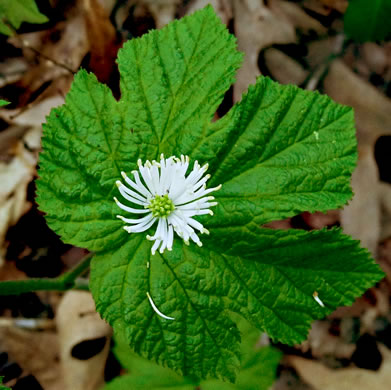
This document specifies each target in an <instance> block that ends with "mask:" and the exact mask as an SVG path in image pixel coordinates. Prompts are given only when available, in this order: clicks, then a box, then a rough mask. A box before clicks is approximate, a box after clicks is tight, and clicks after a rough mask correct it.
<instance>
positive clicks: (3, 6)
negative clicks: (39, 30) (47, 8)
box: [0, 0, 49, 35]
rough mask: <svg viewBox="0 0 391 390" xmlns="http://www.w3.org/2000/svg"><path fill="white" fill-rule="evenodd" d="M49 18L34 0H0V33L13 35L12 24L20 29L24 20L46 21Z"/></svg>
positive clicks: (30, 21) (31, 21) (32, 21)
mask: <svg viewBox="0 0 391 390" xmlns="http://www.w3.org/2000/svg"><path fill="white" fill-rule="evenodd" d="M48 20H49V19H48V18H47V17H46V16H45V15H43V14H41V13H40V12H39V10H38V7H37V5H36V4H35V1H34V0H0V33H2V34H5V35H12V30H11V29H10V28H9V27H8V26H7V24H10V25H11V26H12V27H13V28H15V29H18V28H19V27H20V25H21V24H22V23H23V22H28V23H45V22H47V21H48Z"/></svg>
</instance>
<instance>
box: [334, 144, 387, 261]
mask: <svg viewBox="0 0 391 390" xmlns="http://www.w3.org/2000/svg"><path fill="white" fill-rule="evenodd" d="M378 183H379V173H378V168H377V164H376V161H375V158H374V155H373V148H372V146H371V145H363V146H360V148H359V160H358V164H357V168H356V170H355V171H354V172H353V176H352V187H353V192H354V197H353V199H352V200H351V201H350V203H349V205H348V206H346V207H345V208H344V209H343V210H342V211H341V225H342V227H343V229H344V231H345V233H346V234H350V235H351V236H353V237H354V238H356V239H359V240H361V243H362V245H363V246H365V247H366V248H368V249H369V250H370V252H371V253H372V254H373V255H374V256H376V253H377V245H378V242H379V237H380V218H381V215H380V200H379V194H378V190H377V189H378ZM368 189H370V191H369V190H368Z"/></svg>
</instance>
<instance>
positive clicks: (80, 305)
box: [56, 291, 111, 390]
mask: <svg viewBox="0 0 391 390" xmlns="http://www.w3.org/2000/svg"><path fill="white" fill-rule="evenodd" d="M56 322H57V328H58V335H59V344H60V357H61V365H62V370H63V375H64V381H65V389H66V390H96V389H99V387H100V386H101V385H102V384H103V383H104V378H103V374H104V367H105V363H106V359H107V355H108V353H109V347H110V336H111V327H110V326H109V325H108V324H107V323H106V322H105V321H103V320H102V319H101V318H100V317H99V314H98V313H97V312H96V309H95V303H94V301H93V299H92V296H91V294H90V293H88V292H84V291H68V292H67V293H66V294H65V295H64V297H63V299H62V301H61V303H60V305H59V307H58V311H57V316H56ZM101 338H105V339H106V341H105V344H104V347H103V349H102V350H100V351H99V352H98V353H97V354H96V355H94V356H92V357H90V358H88V359H86V360H80V359H77V358H75V357H73V356H72V351H73V354H75V349H74V348H75V347H77V346H80V345H81V343H83V342H86V341H88V340H95V339H101Z"/></svg>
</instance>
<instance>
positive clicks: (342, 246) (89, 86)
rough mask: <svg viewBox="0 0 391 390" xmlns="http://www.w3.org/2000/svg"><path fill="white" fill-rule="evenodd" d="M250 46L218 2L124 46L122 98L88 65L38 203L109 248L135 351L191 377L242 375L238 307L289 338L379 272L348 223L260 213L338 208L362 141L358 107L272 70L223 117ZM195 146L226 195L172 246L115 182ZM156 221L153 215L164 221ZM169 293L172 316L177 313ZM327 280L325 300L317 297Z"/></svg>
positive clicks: (51, 125) (52, 147)
mask: <svg viewBox="0 0 391 390" xmlns="http://www.w3.org/2000/svg"><path fill="white" fill-rule="evenodd" d="M240 60H241V55H240V54H238V52H237V51H236V48H235V39H234V38H233V37H232V36H230V35H229V34H228V32H227V30H226V28H225V27H224V26H223V25H222V24H221V23H220V22H219V21H218V19H217V18H216V15H215V14H214V12H213V9H212V8H211V7H207V8H205V9H203V10H201V11H199V12H196V13H195V14H194V15H192V16H188V17H185V18H183V19H181V20H180V21H176V22H173V23H171V24H169V25H168V26H167V27H165V28H164V29H162V30H160V31H152V32H150V33H149V34H147V35H145V36H143V37H142V38H139V39H134V40H131V41H129V42H128V43H126V44H125V45H124V48H123V49H122V50H121V51H120V53H119V57H118V63H119V68H120V73H121V93H122V96H121V99H120V100H119V101H116V100H115V99H114V97H113V96H112V93H111V91H110V90H109V89H108V88H107V87H106V86H104V85H102V84H100V83H99V82H98V81H97V80H96V78H95V76H93V75H91V74H88V73H87V72H85V71H80V72H79V73H78V74H77V75H76V77H75V80H74V83H73V85H72V88H71V91H70V92H69V94H68V95H67V98H66V102H65V105H63V106H61V107H59V108H57V109H55V110H53V111H52V113H51V114H50V116H49V117H48V119H47V124H46V125H45V126H44V137H43V140H42V143H43V152H42V153H41V157H40V169H39V176H40V178H39V180H38V182H37V192H38V203H39V205H40V209H41V210H42V211H44V212H45V213H46V214H47V215H46V219H47V221H48V224H49V226H51V228H52V229H53V230H54V231H55V232H57V233H58V234H60V235H61V237H62V239H63V240H64V241H65V242H67V243H71V244H73V245H77V246H81V247H86V248H88V249H90V250H92V251H96V252H97V254H96V256H95V257H94V259H93V260H92V265H91V279H90V288H91V291H92V293H93V296H94V299H95V302H96V306H97V310H98V311H99V313H100V314H101V315H102V316H103V317H104V318H105V319H106V320H107V321H108V322H109V323H110V324H111V325H112V326H113V327H114V331H115V332H116V333H118V334H121V335H122V336H123V337H124V338H125V339H126V340H127V341H128V343H129V344H130V345H131V347H132V348H133V350H134V351H136V352H137V353H138V354H140V355H142V356H144V357H146V358H148V359H152V360H155V361H156V362H158V363H160V364H162V365H165V366H167V367H169V368H172V369H174V370H176V371H177V372H179V373H181V374H183V375H186V376H195V377H199V378H207V377H218V378H221V379H228V380H230V381H234V380H235V376H236V374H237V371H238V369H239V366H240V358H241V353H240V333H239V331H238V328H237V326H236V323H235V322H236V321H235V319H234V318H233V317H232V313H237V314H239V315H240V316H241V317H243V318H245V319H246V320H248V321H250V322H251V323H252V324H253V325H255V326H256V327H257V328H258V329H260V330H265V331H267V332H268V333H269V335H270V336H271V337H272V338H273V339H274V340H278V341H282V342H285V343H289V344H292V343H296V342H300V341H302V340H303V339H304V338H305V337H306V335H307V332H308V329H309V326H310V323H311V321H312V320H314V319H316V318H321V317H323V316H324V315H326V314H328V313H330V312H331V311H332V310H334V309H335V308H336V307H338V306H340V305H347V304H350V303H352V302H353V300H354V298H355V297H357V296H359V295H360V294H362V293H363V292H364V291H365V289H367V288H368V287H370V286H371V285H372V284H373V283H375V282H376V281H378V280H379V279H380V278H381V277H382V275H383V274H382V273H381V271H380V270H379V268H378V267H377V266H376V265H375V264H374V263H373V262H372V260H371V259H370V256H369V254H368V252H367V251H365V250H364V249H361V248H360V247H359V244H358V243H357V242H355V241H353V240H351V239H350V238H349V237H347V236H344V235H343V234H342V233H341V232H340V231H337V230H332V231H319V232H302V231H276V230H268V229H262V228H260V224H263V223H266V222H269V221H271V220H274V219H281V218H284V217H289V216H292V215H295V214H297V213H300V212H302V211H326V210H328V209H334V208H337V207H340V206H342V205H343V204H345V203H346V202H347V200H348V199H349V198H350V197H351V189H350V175H351V172H352V170H353V168H354V165H355V162H356V159H357V153H356V140H355V134H354V127H353V115H352V111H351V109H349V108H347V107H343V106H340V105H337V104H336V103H334V102H332V101H331V100H330V99H329V98H328V97H326V96H322V95H319V94H316V93H310V92H305V91H302V90H300V89H298V88H296V87H292V86H280V85H278V84H276V83H274V82H272V81H271V80H269V79H267V78H263V77H261V78H259V79H258V80H257V83H256V85H255V86H252V87H250V88H249V91H248V93H247V94H246V95H245V96H244V97H243V99H242V101H241V102H240V103H238V104H236V105H235V106H234V107H233V109H232V110H231V111H230V112H229V113H228V115H226V116H225V117H224V118H222V119H221V120H219V121H216V122H211V119H212V116H213V114H214V112H215V110H216V108H217V106H218V104H219V103H220V102H221V100H222V98H223V94H224V92H225V91H226V90H227V89H228V88H229V86H230V84H231V83H232V82H233V78H234V73H235V70H236V69H237V67H238V66H239V63H240ZM160 153H165V155H166V156H167V157H168V156H171V155H180V154H187V155H189V156H190V157H191V159H192V161H194V160H195V159H198V160H199V161H200V163H206V162H208V163H209V164H210V172H211V173H212V174H213V177H212V179H211V184H212V185H213V184H219V183H223V188H222V189H221V190H220V191H219V192H217V193H216V198H217V201H218V202H219V205H218V206H217V208H216V215H215V216H214V217H213V218H210V217H205V218H200V220H201V219H202V221H203V222H205V225H206V227H207V228H209V229H210V231H211V234H210V236H209V237H206V238H203V240H202V241H203V243H204V247H203V248H198V247H196V246H195V245H190V246H189V247H187V246H185V245H184V244H183V242H182V240H181V239H179V238H178V237H176V238H175V241H174V247H173V251H172V252H165V253H164V254H163V255H160V254H156V255H154V256H152V255H151V245H152V244H151V242H150V241H148V240H146V238H145V236H146V234H148V233H151V232H150V231H149V232H145V233H141V234H130V235H129V234H128V233H126V232H125V231H124V230H123V223H122V222H121V221H119V220H118V219H117V218H116V214H117V213H119V209H118V207H117V206H116V204H115V203H114V201H113V196H115V195H117V192H118V190H117V188H116V186H115V181H116V180H118V179H120V177H121V171H122V170H123V171H125V172H128V173H129V172H130V171H131V170H132V169H135V168H136V167H137V165H136V163H137V159H139V158H140V159H142V160H143V161H145V160H146V159H149V160H152V159H156V158H158V157H159V155H160ZM152 230H153V228H151V231H152ZM147 293H148V294H150V295H151V296H152V298H153V300H154V302H155V304H156V305H157V307H158V308H159V309H160V310H161V311H162V312H163V313H164V314H165V315H168V316H170V317H173V318H175V320H173V321H171V320H167V319H164V318H162V317H160V316H158V315H157V314H156V313H155V312H154V311H153V309H152V307H151V305H150V303H149V301H148V297H147ZM314 293H317V294H319V297H320V299H321V300H322V301H323V302H324V304H325V307H324V308H323V307H321V306H320V305H319V304H318V303H317V302H316V301H315V300H314V298H313V295H314Z"/></svg>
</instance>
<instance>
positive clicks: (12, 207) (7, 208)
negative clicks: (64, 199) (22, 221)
mask: <svg viewBox="0 0 391 390" xmlns="http://www.w3.org/2000/svg"><path fill="white" fill-rule="evenodd" d="M40 135H41V130H40V128H37V127H33V128H31V129H30V130H29V131H28V132H27V133H26V134H25V136H24V139H22V140H19V141H17V143H16V145H15V147H14V151H13V152H14V156H13V158H12V159H11V161H10V162H8V163H7V162H0V182H1V186H0V265H1V264H2V263H3V261H4V256H5V252H6V248H5V241H4V240H5V235H6V233H7V230H8V228H9V227H10V226H13V225H15V224H16V222H17V221H18V220H19V218H20V217H21V216H22V215H23V214H25V213H26V212H27V211H28V210H29V209H30V207H31V204H30V203H29V202H27V186H28V184H29V183H30V181H31V180H32V179H33V177H34V174H35V166H36V164H37V159H38V148H39V144H40V142H39V140H40ZM26 146H27V147H26Z"/></svg>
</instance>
